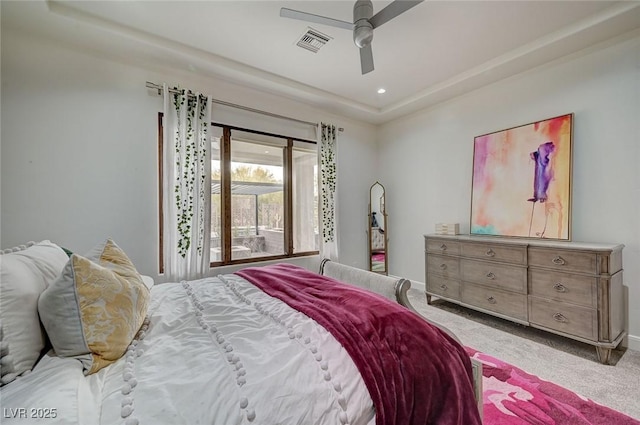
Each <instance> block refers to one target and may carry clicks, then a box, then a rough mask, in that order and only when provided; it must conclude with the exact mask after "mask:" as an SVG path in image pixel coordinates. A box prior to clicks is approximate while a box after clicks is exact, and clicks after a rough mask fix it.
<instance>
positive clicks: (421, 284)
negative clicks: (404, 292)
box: [411, 280, 427, 292]
mask: <svg viewBox="0 0 640 425" xmlns="http://www.w3.org/2000/svg"><path fill="white" fill-rule="evenodd" d="M411 288H413V289H417V290H419V291H422V292H424V291H425V290H426V289H427V285H425V283H424V282H416V281H415V280H412V281H411Z"/></svg>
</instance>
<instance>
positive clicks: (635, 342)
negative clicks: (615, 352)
mask: <svg viewBox="0 0 640 425" xmlns="http://www.w3.org/2000/svg"><path fill="white" fill-rule="evenodd" d="M623 343H624V341H623ZM627 348H628V349H629V350H634V351H640V336H636V335H629V336H627Z"/></svg>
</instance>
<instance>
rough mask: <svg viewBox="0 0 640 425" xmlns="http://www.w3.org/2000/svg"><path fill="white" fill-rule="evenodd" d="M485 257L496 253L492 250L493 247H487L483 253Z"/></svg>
mask: <svg viewBox="0 0 640 425" xmlns="http://www.w3.org/2000/svg"><path fill="white" fill-rule="evenodd" d="M484 254H485V255H486V256H487V257H494V256H495V255H496V253H495V252H494V251H493V249H491V248H489V250H488V251H487V252H485V253H484Z"/></svg>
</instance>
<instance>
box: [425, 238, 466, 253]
mask: <svg viewBox="0 0 640 425" xmlns="http://www.w3.org/2000/svg"><path fill="white" fill-rule="evenodd" d="M424 245H425V246H424V248H425V249H426V250H427V252H433V253H436V254H447V255H460V243H459V242H458V241H453V240H451V241H450V240H447V239H431V238H427V239H425V241H424Z"/></svg>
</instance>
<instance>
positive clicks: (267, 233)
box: [160, 123, 319, 266]
mask: <svg viewBox="0 0 640 425" xmlns="http://www.w3.org/2000/svg"><path fill="white" fill-rule="evenodd" d="M160 134H162V132H160ZM210 134H211V247H210V259H209V261H210V263H211V265H212V266H220V265H225V264H235V263H244V262H251V261H260V260H265V259H277V258H286V257H293V256H300V255H310V254H317V253H318V251H319V236H318V235H319V232H318V222H319V221H318V179H317V175H318V164H317V150H316V144H315V142H311V141H305V140H299V139H293V138H290V137H286V136H281V135H276V134H270V133H264V132H259V131H253V130H249V129H241V128H237V127H232V126H226V125H223V124H215V123H214V124H212V126H211V132H210ZM160 152H161V150H160ZM161 163H162V161H161ZM161 181H162V180H161ZM161 197H162V194H161ZM161 210H162V208H161ZM160 217H161V219H162V211H161V216H160ZM160 242H161V244H162V235H161V237H160ZM160 250H161V252H162V246H161V248H160Z"/></svg>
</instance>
